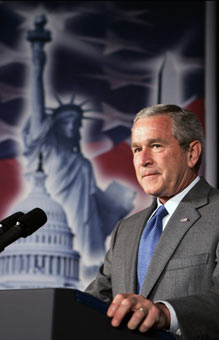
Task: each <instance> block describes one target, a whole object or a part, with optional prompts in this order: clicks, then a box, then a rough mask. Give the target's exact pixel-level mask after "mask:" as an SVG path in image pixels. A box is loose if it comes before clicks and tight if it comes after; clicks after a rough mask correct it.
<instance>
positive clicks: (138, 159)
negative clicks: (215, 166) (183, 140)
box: [132, 115, 196, 203]
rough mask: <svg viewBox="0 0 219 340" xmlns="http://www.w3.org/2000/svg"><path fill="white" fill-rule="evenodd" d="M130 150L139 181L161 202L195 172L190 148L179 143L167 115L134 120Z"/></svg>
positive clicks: (181, 186)
mask: <svg viewBox="0 0 219 340" xmlns="http://www.w3.org/2000/svg"><path fill="white" fill-rule="evenodd" d="M132 151H133V157H134V160H133V161H134V167H135V171H136V176H137V179H138V181H139V183H140V185H141V186H142V188H143V189H144V191H145V193H146V194H148V195H153V196H156V197H159V199H160V202H161V203H165V202H166V201H167V200H168V199H169V198H171V197H172V196H174V195H175V194H177V193H178V192H180V191H182V190H183V189H184V188H185V187H186V186H187V185H188V184H190V183H191V182H192V180H193V179H194V178H195V176H196V174H195V171H194V168H193V166H194V164H193V162H191V158H192V156H191V154H192V151H191V149H189V150H188V151H185V150H183V149H182V148H181V147H180V145H179V142H178V141H177V139H176V138H175V137H174V136H173V133H172V118H171V117H170V116H168V115H157V116H151V117H146V118H140V119H139V120H137V122H136V123H135V124H134V126H133V130H132Z"/></svg>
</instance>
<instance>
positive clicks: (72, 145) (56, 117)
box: [23, 16, 134, 263]
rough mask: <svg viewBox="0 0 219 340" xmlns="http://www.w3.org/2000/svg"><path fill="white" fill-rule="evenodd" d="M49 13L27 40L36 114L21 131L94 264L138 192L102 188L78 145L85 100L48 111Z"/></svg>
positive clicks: (28, 152)
mask: <svg viewBox="0 0 219 340" xmlns="http://www.w3.org/2000/svg"><path fill="white" fill-rule="evenodd" d="M45 23H46V18H45V17H44V16H40V17H38V18H37V19H36V21H35V29H34V30H32V31H29V32H28V36H27V39H28V40H29V41H30V42H31V50H32V71H33V72H32V91H33V92H32V93H33V94H32V113H31V115H30V117H29V118H28V120H27V122H26V125H25V127H24V130H23V141H24V156H25V157H26V158H27V160H28V167H29V170H31V169H32V170H34V169H35V168H36V163H37V161H38V158H39V154H40V153H42V154H43V162H44V169H45V172H46V174H47V176H48V177H47V183H46V185H47V189H48V191H49V193H50V194H51V196H52V197H53V198H54V199H55V200H57V201H58V202H59V203H61V204H62V206H63V208H64V209H65V211H66V214H67V218H68V223H69V226H70V227H71V228H72V230H73V232H74V233H75V246H76V248H78V249H79V250H80V253H81V255H82V260H83V259H84V261H86V262H87V263H96V261H98V260H102V259H103V256H104V254H105V240H106V237H107V236H108V235H109V234H110V233H111V231H112V229H113V228H114V226H115V223H116V222H117V221H118V220H119V219H120V218H122V217H124V216H125V215H126V214H127V213H128V212H129V211H130V210H131V209H132V208H133V206H132V201H133V198H134V193H133V191H132V190H131V189H128V188H126V187H124V186H122V185H120V184H119V183H115V182H113V183H111V185H109V187H108V188H107V189H106V190H105V191H102V190H101V189H100V188H98V186H97V184H96V181H95V177H94V174H93V170H92V165H91V163H90V161H89V160H88V159H86V158H85V157H84V156H83V154H82V152H81V148H80V139H81V136H80V128H81V126H82V120H83V119H85V118H86V117H85V116H84V111H83V109H82V106H81V105H76V104H75V103H74V98H73V100H71V102H70V103H69V104H62V103H61V102H60V106H59V107H58V108H56V109H53V110H52V113H51V112H50V114H48V112H47V109H46V108H45V103H44V88H43V70H44V67H45V62H46V55H45V51H44V50H43V47H44V44H45V43H46V42H48V41H49V40H51V38H50V32H49V31H47V30H44V25H45Z"/></svg>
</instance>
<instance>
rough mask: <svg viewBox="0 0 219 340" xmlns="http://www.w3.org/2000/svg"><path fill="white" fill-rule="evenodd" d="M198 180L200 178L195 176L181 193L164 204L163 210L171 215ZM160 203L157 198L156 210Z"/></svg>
mask: <svg viewBox="0 0 219 340" xmlns="http://www.w3.org/2000/svg"><path fill="white" fill-rule="evenodd" d="M199 180H200V177H199V176H197V177H196V178H195V179H194V180H193V181H192V182H191V183H190V184H189V185H188V186H187V187H186V188H185V189H183V190H182V191H181V192H179V193H178V194H177V195H175V196H173V197H171V198H170V199H169V200H168V201H167V202H166V203H165V204H164V206H165V208H166V209H167V211H168V213H169V215H172V214H173V212H174V211H175V210H176V208H177V207H178V205H179V203H180V202H181V201H182V199H183V198H184V197H185V195H186V194H187V193H188V192H189V191H190V190H191V189H192V188H193V187H194V186H195V184H196V183H198V181H199ZM160 205H161V203H160V202H159V199H158V198H157V208H159V206H160Z"/></svg>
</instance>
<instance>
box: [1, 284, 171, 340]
mask: <svg viewBox="0 0 219 340" xmlns="http://www.w3.org/2000/svg"><path fill="white" fill-rule="evenodd" d="M106 308H107V305H106V304H104V303H103V302H101V301H100V300H98V299H95V298H93V297H91V296H90V295H88V294H85V293H83V292H81V291H78V290H73V289H64V288H42V289H16V290H2V291H0V339H1V340H68V339H70V340H71V339H72V340H73V339H77V340H88V339H91V340H99V339H100V340H124V339H125V340H143V339H147V340H157V339H159V340H162V339H171V336H170V337H169V335H167V334H166V332H151V333H149V334H147V335H146V334H144V335H142V334H141V333H140V332H137V331H136V332H133V331H130V330H128V328H127V327H126V325H123V326H121V327H119V328H114V327H112V326H111V324H110V319H109V318H108V317H107V316H106V313H105V312H106ZM166 336H168V337H166Z"/></svg>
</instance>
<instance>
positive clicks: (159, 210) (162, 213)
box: [154, 205, 168, 219]
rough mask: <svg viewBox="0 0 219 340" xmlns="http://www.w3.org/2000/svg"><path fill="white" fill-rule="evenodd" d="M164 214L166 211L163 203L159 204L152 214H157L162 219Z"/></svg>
mask: <svg viewBox="0 0 219 340" xmlns="http://www.w3.org/2000/svg"><path fill="white" fill-rule="evenodd" d="M166 215H168V211H167V209H166V208H165V206H164V205H161V206H160V207H159V208H158V209H157V211H156V213H155V215H154V216H157V217H160V218H161V219H163V218H164V217H165V216H166Z"/></svg>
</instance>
